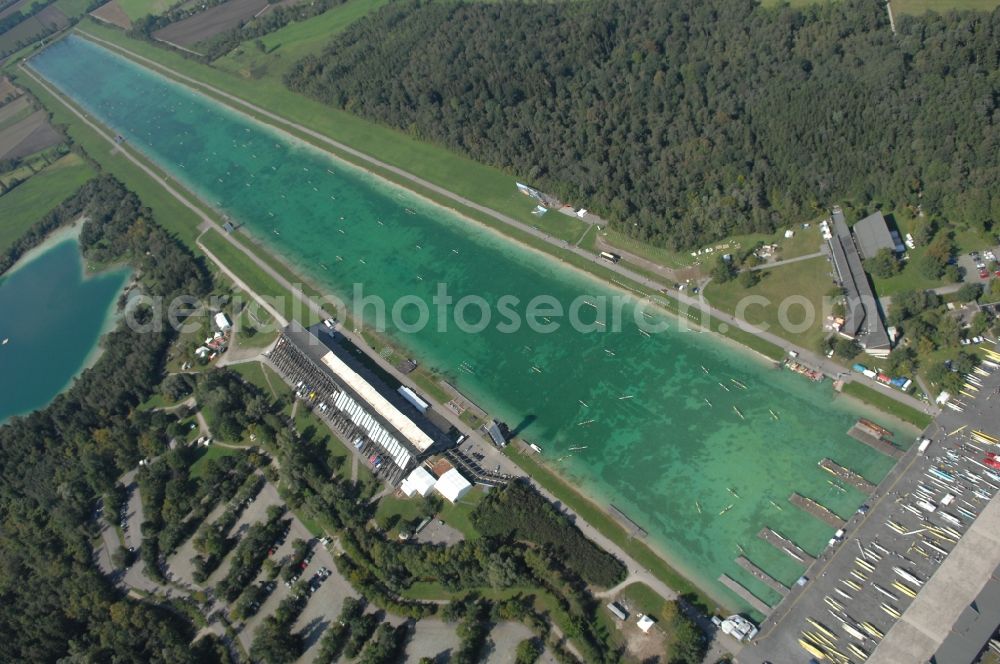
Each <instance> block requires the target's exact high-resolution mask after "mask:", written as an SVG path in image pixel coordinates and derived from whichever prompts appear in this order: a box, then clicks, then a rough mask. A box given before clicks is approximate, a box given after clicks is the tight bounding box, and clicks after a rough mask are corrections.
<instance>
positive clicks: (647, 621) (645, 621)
mask: <svg viewBox="0 0 1000 664" xmlns="http://www.w3.org/2000/svg"><path fill="white" fill-rule="evenodd" d="M655 624H656V621H655V620H653V619H652V618H650V617H649V616H647V615H646V614H645V613H644V614H642V615H641V616H639V621H638V622H637V623H636V625H638V626H639V629H641V630H642V633H643V634H649V630H650V628H651V627H652V626H653V625H655Z"/></svg>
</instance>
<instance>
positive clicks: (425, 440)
mask: <svg viewBox="0 0 1000 664" xmlns="http://www.w3.org/2000/svg"><path fill="white" fill-rule="evenodd" d="M323 363H324V364H326V366H328V367H329V368H330V370H331V371H332V372H333V373H334V374H335V375H336V376H337V377H338V378H340V379H341V380H342V381H344V383H345V384H346V385H347V386H348V387H349V388H351V389H352V390H353V391H354V393H355V394H357V395H358V396H360V397H361V398H362V399H364V400H365V402H366V403H367V404H368V405H369V406H371V408H372V409H373V410H374V411H375V412H376V413H378V414H379V415H380V416H381V417H382V418H384V419H385V421H386V422H388V423H389V424H390V425H391V426H392V427H393V428H394V429H396V431H398V432H399V433H401V434H403V436H405V437H406V439H407V440H408V441H410V443H412V444H413V446H414V447H416V448H417V449H418V450H420V451H421V452H423V451H425V450H427V449H428V448H429V447H430V446H431V445H433V444H434V441H433V440H432V439H431V437H430V436H428V435H427V434H426V433H424V431H423V429H421V428H420V427H418V426H417V425H416V424H414V423H413V420H411V419H410V418H409V417H407V416H406V415H404V414H403V413H402V412H400V410H399V409H398V408H396V407H395V406H393V405H392V404H391V403H389V401H388V400H386V398H385V397H383V396H382V395H381V394H379V392H378V390H376V389H375V388H374V387H372V386H371V385H370V384H369V383H368V381H367V380H365V379H364V378H362V377H361V376H360V375H359V374H358V373H357V372H356V371H354V369H351V368H350V367H349V366H347V365H346V364H344V362H343V361H342V360H341V359H340V358H339V357H337V356H336V355H334V354H333V352H332V351H331V352H329V353H327V354H326V355H324V356H323Z"/></svg>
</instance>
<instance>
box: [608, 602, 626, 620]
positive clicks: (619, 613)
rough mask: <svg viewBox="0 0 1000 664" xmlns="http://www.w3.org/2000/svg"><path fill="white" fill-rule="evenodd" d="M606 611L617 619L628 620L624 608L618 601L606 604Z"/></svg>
mask: <svg viewBox="0 0 1000 664" xmlns="http://www.w3.org/2000/svg"><path fill="white" fill-rule="evenodd" d="M608 611H610V612H611V613H613V614H614V615H615V617H616V618H618V619H619V620H628V614H627V613H625V609H623V608H622V607H621V606H620V605H619V604H618V602H611V603H610V604H608Z"/></svg>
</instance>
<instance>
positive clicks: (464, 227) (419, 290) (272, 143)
mask: <svg viewBox="0 0 1000 664" xmlns="http://www.w3.org/2000/svg"><path fill="white" fill-rule="evenodd" d="M31 66H32V67H33V68H34V69H36V70H37V71H38V72H39V73H40V74H41V75H42V76H43V77H45V78H46V79H47V80H48V81H50V82H51V83H52V84H53V85H55V86H56V87H57V88H59V89H60V90H61V91H62V92H64V93H65V94H67V95H68V96H69V97H71V98H72V99H73V100H74V101H75V102H76V103H78V104H79V105H81V106H82V107H84V108H85V109H86V110H87V112H88V113H89V114H91V115H93V116H94V117H96V118H97V119H99V120H100V121H101V122H103V123H105V124H106V125H108V126H109V127H110V128H111V129H112V131H114V132H116V133H120V134H121V135H122V136H124V137H125V138H126V140H127V141H128V142H129V143H130V144H131V145H132V146H133V147H135V148H137V149H139V150H141V151H142V152H143V153H145V154H146V155H147V156H148V157H149V158H150V159H152V160H153V161H155V162H156V163H157V164H158V165H159V166H160V167H162V168H163V169H164V170H166V171H167V172H168V173H169V174H170V175H171V176H172V177H174V178H176V179H177V180H179V181H180V182H182V183H184V184H185V185H186V186H187V187H188V188H189V189H191V190H192V191H194V192H195V193H197V194H198V195H199V196H200V197H201V198H202V199H203V200H204V201H206V202H207V203H208V204H210V205H213V206H215V207H216V208H217V209H219V210H220V211H222V212H224V213H225V214H227V215H228V216H229V217H231V218H232V219H234V220H236V221H238V222H240V223H242V224H245V226H246V228H247V230H249V231H250V232H251V233H252V234H253V235H254V236H255V237H257V238H258V239H260V240H261V241H262V242H263V243H264V244H265V245H266V246H267V247H268V248H269V249H271V250H272V251H274V252H276V253H278V254H280V255H281V256H283V257H284V258H285V259H287V260H288V261H289V262H291V263H292V264H293V265H294V266H295V268H296V269H297V270H298V271H300V272H301V273H303V274H305V275H307V276H309V277H310V278H311V279H312V280H314V281H316V282H318V283H320V284H322V285H323V286H324V287H325V288H327V289H329V290H330V291H331V292H333V293H335V294H337V295H339V296H340V297H342V298H344V299H351V298H352V297H353V296H354V295H355V293H356V289H357V288H358V287H360V288H361V289H362V293H363V294H364V295H377V296H378V297H379V298H381V299H382V300H383V301H384V302H385V303H386V310H387V312H390V313H391V309H392V306H393V304H395V303H398V302H400V301H401V298H404V297H412V296H415V298H416V299H417V300H420V301H424V302H426V303H428V304H429V305H430V303H431V302H432V298H433V297H434V295H435V294H437V293H438V288H439V284H444V285H446V287H447V290H448V293H449V294H450V295H451V296H452V297H453V298H454V301H455V303H457V301H458V300H459V299H460V298H462V297H463V296H466V295H475V296H478V297H480V298H482V300H483V301H484V302H486V303H487V304H488V305H489V307H490V310H491V319H490V321H489V324H487V325H486V326H485V328H484V329H482V330H481V331H477V332H469V331H464V330H462V329H459V326H457V325H456V324H454V322H453V318H452V317H450V316H446V317H445V322H446V323H448V324H447V325H445V326H441V325H439V324H438V319H437V315H436V314H437V310H436V309H435V308H434V307H433V305H430V306H429V312H430V320H429V324H428V325H427V326H425V327H424V328H422V329H419V330H415V329H414V330H409V329H405V328H408V326H409V325H410V324H413V323H416V322H419V320H418V319H419V318H420V315H419V311H418V307H417V306H416V305H412V306H406V307H402V308H401V309H400V313H401V316H400V318H401V321H399V324H397V325H396V326H394V327H393V326H390V329H389V330H388V334H389V336H390V338H392V339H394V340H395V343H397V344H398V345H399V346H401V347H402V348H405V349H407V351H408V352H410V353H412V355H413V356H414V357H416V358H417V359H419V360H420V361H422V362H423V363H424V364H426V365H429V366H433V367H435V368H437V369H438V370H439V371H441V372H442V373H443V374H444V375H446V376H447V377H448V379H449V380H450V381H451V382H452V383H453V384H454V385H456V386H457V387H458V388H459V389H460V390H462V391H463V392H464V393H466V394H468V395H469V396H470V397H471V398H472V399H474V400H475V401H476V402H477V403H478V404H479V405H481V406H482V407H484V408H486V409H487V410H488V411H489V412H490V413H491V415H494V416H497V417H498V418H500V419H503V420H504V421H506V422H507V423H508V424H509V425H510V426H511V428H512V429H515V430H516V431H517V432H518V433H519V435H521V436H523V437H524V438H525V439H526V440H529V441H532V442H535V443H537V444H538V445H540V446H541V447H542V448H543V449H544V459H546V460H547V462H549V463H550V464H551V465H552V467H553V468H554V469H556V470H557V471H558V472H560V473H561V474H562V475H564V476H566V477H568V478H570V479H571V480H572V481H573V482H574V484H575V485H576V486H578V487H579V488H580V489H582V490H583V491H585V492H586V493H587V494H588V495H590V496H593V497H595V498H596V499H598V500H599V501H601V502H602V503H604V504H610V503H613V504H614V505H616V506H617V507H618V508H620V509H621V510H622V511H624V512H625V513H626V514H628V515H629V517H631V518H632V519H633V520H635V521H636V522H637V523H638V524H640V525H641V526H642V527H643V528H644V529H645V530H647V531H648V533H649V537H648V541H649V543H650V544H651V545H653V546H654V547H657V548H659V549H661V550H663V551H664V552H665V553H666V555H668V556H669V558H670V559H671V560H672V561H674V562H675V564H677V565H678V567H680V568H682V570H683V571H684V572H685V573H687V574H689V575H690V576H691V577H692V578H694V579H695V580H696V581H697V582H698V583H699V584H701V585H703V586H704V587H705V588H706V589H707V590H709V591H710V592H711V593H712V594H713V595H714V596H716V597H720V598H722V599H723V600H724V601H725V602H726V603H727V604H728V605H729V606H731V607H734V608H745V603H744V602H743V601H742V600H739V599H738V598H736V597H735V596H733V595H732V594H731V593H730V592H729V591H728V590H726V589H724V588H723V587H722V586H721V585H720V584H719V583H718V582H717V580H716V579H717V578H718V577H719V575H720V574H722V573H726V574H728V575H729V576H731V577H733V578H734V579H737V580H738V581H739V582H740V583H742V584H743V585H745V586H746V587H748V588H750V589H751V590H752V591H753V592H754V593H755V594H757V595H758V596H759V597H761V598H762V599H764V600H765V601H766V602H768V603H774V602H775V601H776V600H777V599H778V596H777V594H776V593H775V592H774V591H772V590H770V589H768V588H767V587H766V586H764V585H762V584H761V583H760V582H758V581H757V580H756V579H754V578H753V577H752V576H750V575H749V574H748V573H746V572H745V571H743V570H742V569H741V568H740V567H739V566H737V565H736V563H735V562H734V560H735V558H736V557H737V556H739V555H740V553H741V551H743V552H745V553H746V555H747V557H749V558H750V559H751V560H753V561H754V562H755V563H756V564H757V565H759V566H760V567H762V568H764V569H765V570H767V571H768V572H769V573H770V574H772V575H773V576H775V577H777V578H778V579H779V580H781V581H782V582H783V583H786V584H791V583H793V582H794V580H795V579H796V578H797V577H798V576H799V575H800V574H801V573H802V571H803V568H802V566H801V565H799V564H797V563H795V561H793V560H791V559H790V558H789V557H787V556H786V555H785V554H782V553H779V552H778V551H777V550H776V549H775V548H774V547H772V546H770V545H769V544H766V543H764V542H763V541H761V540H760V539H758V538H757V533H758V531H759V530H760V529H761V528H762V527H764V526H769V527H772V528H774V529H775V530H777V531H779V532H781V533H782V534H784V535H786V536H788V537H790V538H791V539H793V540H794V541H796V542H797V543H798V544H799V545H800V546H802V547H803V548H805V549H806V550H807V551H809V552H810V553H818V552H819V551H820V550H821V549H822V547H823V546H824V545H825V543H826V540H827V539H828V538H829V536H830V534H831V531H832V529H831V528H830V527H829V526H827V525H825V524H823V523H822V522H820V521H818V520H817V519H816V518H814V517H812V516H809V515H807V514H805V513H804V512H802V511H801V510H799V509H798V508H796V507H794V506H792V505H791V504H790V503H789V502H788V497H789V495H790V494H791V493H792V492H793V491H796V492H799V493H801V494H803V495H805V496H808V497H810V498H813V499H815V500H817V501H819V502H820V503H822V504H824V505H826V506H827V507H829V508H830V509H832V510H833V511H835V512H837V513H838V514H840V515H841V516H845V517H846V516H848V515H849V514H850V513H851V512H852V511H853V510H854V509H855V508H856V507H857V506H858V504H860V503H861V502H863V500H864V496H863V495H862V494H860V493H858V492H857V491H855V490H854V489H851V488H848V487H843V486H841V485H840V484H839V483H837V482H835V481H832V480H833V478H832V476H830V475H829V474H827V473H826V472H824V471H823V470H822V469H820V468H818V467H817V463H818V462H819V460H820V459H822V458H823V457H830V458H832V459H834V460H836V461H837V462H838V463H841V464H842V465H844V466H848V467H850V468H852V469H854V470H856V471H858V472H860V473H862V474H863V475H865V477H867V478H868V479H869V480H871V481H873V482H877V481H878V480H880V479H881V478H882V477H883V476H884V475H885V473H886V472H888V470H889V468H890V467H891V466H892V461H891V460H890V459H889V458H887V457H884V456H882V455H880V454H879V453H877V452H875V451H873V450H871V449H869V448H867V447H865V446H864V445H862V444H860V443H858V442H856V441H854V440H853V439H851V438H850V437H848V436H847V435H846V432H847V430H848V429H849V428H850V426H851V424H852V423H853V422H854V420H855V419H856V418H857V417H858V416H859V411H858V410H856V409H855V407H854V406H853V405H852V404H850V403H849V402H847V401H842V400H839V399H835V398H834V397H833V393H832V391H831V389H830V384H829V382H827V383H824V384H820V385H816V384H813V383H809V382H808V381H807V380H805V379H804V378H802V377H800V376H797V375H793V374H791V373H790V372H784V371H781V370H778V369H775V368H773V367H772V366H771V365H769V364H767V363H765V362H762V361H761V360H760V359H759V358H758V357H757V356H755V355H753V354H751V353H748V352H743V351H741V350H738V349H734V348H732V347H730V346H728V345H726V344H724V343H721V342H720V341H719V340H717V339H714V338H712V336H711V335H709V334H699V333H697V332H695V331H678V330H676V329H671V330H669V331H667V332H664V333H659V334H652V335H650V334H646V333H644V332H643V331H642V330H640V326H639V325H638V324H637V321H638V322H642V321H644V320H645V321H648V322H650V323H652V322H657V321H664V320H668V319H667V317H666V314H664V313H662V312H651V313H650V315H649V316H645V317H644V316H642V315H641V314H640V315H635V303H634V302H631V303H626V304H625V305H624V307H623V310H622V311H623V314H624V315H623V323H622V325H621V329H620V330H619V331H612V330H611V327H613V326H611V325H610V320H611V319H610V317H608V318H606V319H605V321H602V322H605V323H606V325H604V326H601V325H599V324H597V323H596V322H595V321H596V320H597V312H596V309H594V308H592V306H591V305H587V304H584V305H583V306H578V307H577V309H578V312H577V313H578V317H579V318H580V319H581V321H582V323H584V324H585V326H587V327H589V328H590V331H588V332H583V331H578V330H574V329H572V327H571V326H569V325H567V324H565V318H559V319H558V320H559V321H560V322H561V323H562V324H560V325H559V326H558V329H555V330H553V331H548V332H546V331H537V330H534V329H531V328H530V327H529V326H528V325H525V324H522V325H520V326H512V327H515V328H516V329H510V330H507V329H503V328H502V327H501V325H500V324H501V323H503V322H504V321H505V320H507V319H506V318H505V317H504V316H503V315H502V314H501V313H500V309H499V307H498V305H499V303H500V301H501V298H503V297H505V296H510V297H515V298H517V300H518V301H519V303H520V307H519V308H516V310H517V311H518V312H519V314H520V316H521V318H522V321H523V319H524V317H525V313H526V310H525V305H526V303H527V302H528V301H529V300H531V299H532V298H535V297H538V296H545V297H548V298H551V299H552V300H553V301H555V302H557V303H559V304H560V305H561V306H562V307H563V309H564V311H569V310H570V309H571V306H572V303H573V302H574V300H575V299H577V298H578V297H579V296H580V295H585V299H586V301H587V302H592V303H599V302H603V300H601V299H600V298H611V297H613V296H615V295H620V293H618V292H617V291H615V290H612V289H611V288H610V287H606V286H603V285H600V284H599V283H597V282H596V280H594V279H591V278H589V277H587V276H585V275H583V274H581V273H579V272H576V271H574V270H572V269H570V268H568V267H566V266H563V265H561V264H560V263H558V262H557V261H555V260H553V259H550V258H548V257H545V256H543V255H540V254H539V253H538V252H535V251H532V250H529V249H526V248H524V247H521V246H520V245H517V244H515V243H513V242H511V241H509V240H507V239H506V238H503V237H500V236H499V235H498V234H497V233H495V232H493V231H490V230H488V229H485V228H484V227H482V226H479V225H477V224H476V223H474V222H471V221H469V220H467V219H463V218H460V217H458V216H457V215H455V214H453V213H450V212H448V211H446V210H443V209H442V208H439V207H437V206H435V205H433V204H430V203H428V202H426V201H423V200H422V199H420V198H418V197H416V196H414V195H412V194H409V193H408V192H405V191H403V190H401V189H398V188H396V187H394V186H392V185H389V184H387V183H385V182H383V181H381V180H379V179H377V178H375V177H374V176H372V175H369V174H367V173H365V172H363V171H360V170H358V169H355V168H353V167H351V166H349V165H347V164H345V163H343V162H340V161H338V160H336V159H334V158H332V157H330V156H328V155H326V154H325V153H321V152H320V151H318V150H316V149H314V148H311V147H308V146H305V145H303V144H302V143H301V142H299V141H296V140H295V139H292V138H291V137H288V136H286V135H285V134H282V133H281V132H278V131H275V130H273V129H271V128H268V127H265V126H263V125H261V124H259V123H257V122H255V121H253V120H251V119H249V118H247V117H245V116H242V115H240V114H238V113H236V112H235V111H232V110H231V109H228V108H226V107H224V106H222V105H220V104H218V103H216V102H214V101H212V100H210V99H208V98H205V97H203V96H201V95H199V94H197V93H195V92H193V91H191V90H190V89H187V88H185V87H183V86H181V85H179V84H176V83H174V82H171V81H169V80H167V79H165V78H163V77H161V76H159V75H158V74H156V73H154V72H152V71H150V70H147V69H145V68H143V67H141V66H139V65H137V64H135V63H132V62H131V61H128V60H126V59H124V58H121V57H119V56H117V55H115V54H113V53H111V52H109V51H107V50H105V49H103V48H102V47H99V46H97V45H95V44H92V43H90V42H87V41H86V40H83V39H81V38H78V37H69V38H67V39H64V40H62V41H61V42H59V43H57V44H55V45H53V46H51V47H50V48H48V49H47V50H46V51H44V52H43V53H42V54H40V55H39V56H36V57H34V58H33V59H32V61H31ZM511 186H512V187H513V186H514V184H513V181H512V182H511ZM452 311H453V310H452ZM376 313H377V306H375V305H372V307H369V308H368V309H366V311H365V318H366V320H367V321H369V322H371V321H372V320H373V319H374V318H375V317H376ZM480 318H481V315H480V312H479V310H478V308H477V307H475V306H470V307H468V309H467V312H466V316H465V319H466V320H468V321H473V322H475V321H478V320H480ZM550 318H551V319H552V320H556V319H557V318H558V317H556V316H551V317H550ZM449 321H451V322H450V323H449ZM672 327H674V328H675V327H676V326H674V325H672ZM378 350H382V349H378Z"/></svg>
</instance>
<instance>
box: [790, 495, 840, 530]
mask: <svg viewBox="0 0 1000 664" xmlns="http://www.w3.org/2000/svg"><path fill="white" fill-rule="evenodd" d="M788 502H790V503H791V504H792V505H795V506H796V507H799V508H801V509H803V510H805V511H806V512H809V514H812V515H813V516H814V517H816V518H817V519H820V520H821V521H823V522H824V523H827V524H829V525H831V526H833V527H834V528H843V527H844V523H846V522H845V521H844V520H843V519H841V518H840V517H839V516H837V515H836V514H834V513H833V512H831V511H830V510H829V509H827V508H826V507H823V506H822V505H820V504H819V503H817V502H816V501H815V500H813V499H812V498H806V497H805V496H800V495H799V494H797V493H793V494H792V495H790V496H789V497H788Z"/></svg>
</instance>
